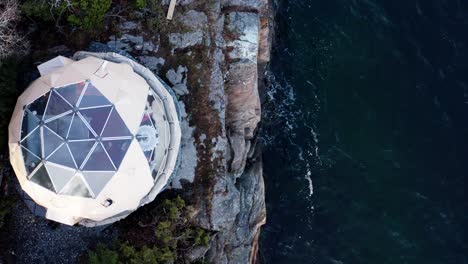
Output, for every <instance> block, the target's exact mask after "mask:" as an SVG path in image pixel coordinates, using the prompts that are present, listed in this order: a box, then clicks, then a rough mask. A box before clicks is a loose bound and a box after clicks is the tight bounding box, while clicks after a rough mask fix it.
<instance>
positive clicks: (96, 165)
mask: <svg viewBox="0 0 468 264" xmlns="http://www.w3.org/2000/svg"><path fill="white" fill-rule="evenodd" d="M83 170H87V171H112V170H115V169H114V167H113V166H112V163H111V161H110V159H109V157H108V156H107V154H106V152H105V150H104V148H103V147H102V145H101V144H98V145H97V146H96V148H95V149H94V150H93V153H92V154H91V156H90V157H89V159H88V161H86V164H85V165H84V167H83Z"/></svg>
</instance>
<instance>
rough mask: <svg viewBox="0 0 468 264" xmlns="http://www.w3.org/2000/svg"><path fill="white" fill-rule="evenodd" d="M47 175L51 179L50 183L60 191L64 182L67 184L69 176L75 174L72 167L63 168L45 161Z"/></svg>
mask: <svg viewBox="0 0 468 264" xmlns="http://www.w3.org/2000/svg"><path fill="white" fill-rule="evenodd" d="M45 166H46V169H47V172H48V173H49V177H50V179H51V180H52V184H53V185H54V187H55V190H57V192H60V191H61V190H62V189H63V187H64V186H65V184H67V183H68V182H69V181H70V180H71V178H73V176H74V175H75V170H74V169H69V168H65V167H62V166H58V165H57V164H53V163H50V162H49V163H47V164H46V165H45Z"/></svg>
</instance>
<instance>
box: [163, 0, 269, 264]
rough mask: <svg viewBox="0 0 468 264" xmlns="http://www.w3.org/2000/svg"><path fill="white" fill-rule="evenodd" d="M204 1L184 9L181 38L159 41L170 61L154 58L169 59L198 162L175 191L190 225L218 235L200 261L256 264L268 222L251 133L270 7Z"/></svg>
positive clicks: (178, 17)
mask: <svg viewBox="0 0 468 264" xmlns="http://www.w3.org/2000/svg"><path fill="white" fill-rule="evenodd" d="M206 2H210V1H206ZM206 2H205V3H204V4H195V2H193V3H192V2H190V1H185V2H183V3H182V2H181V3H180V4H179V5H178V6H176V14H175V17H174V23H176V24H179V25H183V28H184V31H183V32H177V30H174V31H171V32H168V34H167V36H164V34H161V36H160V38H161V43H165V41H164V38H165V37H166V38H168V43H169V47H163V45H162V46H161V49H166V50H167V51H168V52H169V53H170V56H172V57H174V59H171V58H167V57H164V56H161V55H160V54H158V55H159V56H161V57H163V58H165V59H166V65H165V67H168V70H167V72H166V78H167V80H168V81H169V83H170V84H171V85H172V86H173V87H174V89H175V91H176V92H177V93H178V94H179V95H181V97H180V98H181V100H182V101H183V103H184V105H185V106H186V110H187V113H188V114H187V117H186V118H187V120H186V121H187V122H188V123H189V124H190V128H191V129H193V138H194V141H193V142H194V146H195V149H196V155H197V162H196V164H195V166H194V170H193V175H192V174H191V173H189V170H187V169H186V167H185V168H183V169H182V170H179V172H178V173H177V175H176V176H175V178H174V182H173V184H172V186H173V187H181V189H182V192H185V193H188V194H191V195H189V196H190V197H191V199H192V200H193V201H194V208H195V209H194V211H195V212H196V213H195V214H194V218H193V222H194V223H195V224H196V225H199V226H201V227H203V228H206V229H209V230H212V231H213V232H215V233H214V236H213V238H212V241H211V244H210V249H209V250H208V252H207V253H206V255H205V260H208V262H210V263H236V264H237V263H255V262H256V255H257V249H258V244H257V242H258V236H259V234H260V227H261V225H263V224H264V223H265V220H266V219H265V215H266V213H265V195H264V184H263V175H262V162H261V151H260V150H259V147H257V146H258V144H256V131H257V126H258V123H259V122H260V116H261V105H260V98H259V80H261V78H262V76H263V74H264V70H265V65H266V64H267V63H268V62H269V59H270V55H269V54H270V47H271V44H270V39H271V36H270V35H271V34H270V28H271V23H272V18H271V17H270V15H271V10H270V9H269V8H270V4H269V2H267V1H265V0H230V1H229V0H223V1H221V3H220V2H218V1H211V3H206ZM180 61H184V63H183V64H182V63H180ZM181 84H182V85H183V86H184V87H183V88H182V89H180V88H179V87H178V86H180V85H181ZM185 88H186V90H185ZM192 151H193V148H192V147H191V145H190V144H188V145H187V146H183V147H182V150H181V152H182V156H184V155H185V156H188V155H189V154H187V153H191V152H192ZM194 255H197V254H194Z"/></svg>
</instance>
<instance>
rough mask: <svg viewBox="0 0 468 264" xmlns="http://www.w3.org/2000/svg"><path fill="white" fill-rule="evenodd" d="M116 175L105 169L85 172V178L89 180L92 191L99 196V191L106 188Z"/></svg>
mask: <svg viewBox="0 0 468 264" xmlns="http://www.w3.org/2000/svg"><path fill="white" fill-rule="evenodd" d="M112 176H114V172H105V171H85V172H83V178H84V179H85V180H86V182H88V184H89V187H90V188H91V191H92V192H93V194H94V196H98V195H99V193H100V192H101V191H102V189H104V186H106V184H107V183H108V182H109V180H110V179H111V178H112Z"/></svg>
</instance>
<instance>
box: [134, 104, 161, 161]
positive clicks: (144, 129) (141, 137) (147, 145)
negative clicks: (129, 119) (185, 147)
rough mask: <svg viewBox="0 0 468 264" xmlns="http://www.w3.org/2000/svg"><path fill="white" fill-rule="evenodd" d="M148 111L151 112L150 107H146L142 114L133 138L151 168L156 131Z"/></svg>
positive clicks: (156, 139)
mask: <svg viewBox="0 0 468 264" xmlns="http://www.w3.org/2000/svg"><path fill="white" fill-rule="evenodd" d="M149 111H151V107H150V106H149V105H148V106H147V107H146V112H145V113H144V114H143V118H142V120H141V123H140V128H139V129H138V132H137V134H136V135H135V138H136V139H137V140H138V143H139V144H140V147H141V150H143V153H144V154H145V157H146V159H147V160H148V163H149V164H150V166H151V163H152V162H153V159H154V156H153V153H154V149H155V148H156V147H157V146H158V131H157V129H156V127H155V126H154V124H153V120H152V118H151V114H150V112H149Z"/></svg>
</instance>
